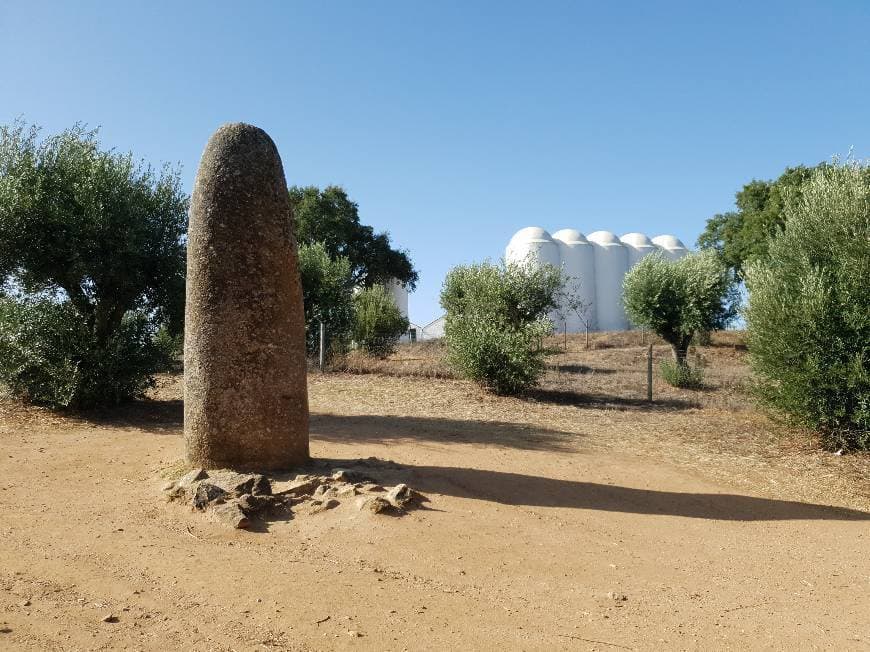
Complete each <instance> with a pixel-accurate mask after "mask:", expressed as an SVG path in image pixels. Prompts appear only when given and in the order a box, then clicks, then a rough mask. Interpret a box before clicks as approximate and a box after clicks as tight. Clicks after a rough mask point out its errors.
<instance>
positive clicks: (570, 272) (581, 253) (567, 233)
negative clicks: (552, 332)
mask: <svg viewBox="0 0 870 652" xmlns="http://www.w3.org/2000/svg"><path fill="white" fill-rule="evenodd" d="M553 240H554V241H555V243H556V246H557V247H558V248H559V258H560V259H561V260H562V271H563V273H564V274H565V276H566V277H567V282H568V287H567V288H566V290H567V291H568V293H570V294H572V295H574V298H575V299H577V300H578V301H579V302H580V303H581V304H582V305H583V306H584V307H585V310H583V309H582V308H579V307H578V308H579V310H580V312H578V311H577V309H574V310H572V309H568V308H567V307H566V306H562V307H561V308H562V313H563V314H564V315H565V318H566V324H564V325H563V328H564V327H565V326H567V329H568V332H569V333H580V332H582V331H584V330H585V329H586V328H587V327H588V328H589V330H595V251H594V249H593V247H592V245H591V244H589V241H588V240H587V239H586V237H585V236H584V235H583V234H582V233H580V232H579V231H577V230H575V229H562V230H561V231H556V233H554V234H553Z"/></svg>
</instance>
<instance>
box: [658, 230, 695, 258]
mask: <svg viewBox="0 0 870 652" xmlns="http://www.w3.org/2000/svg"><path fill="white" fill-rule="evenodd" d="M652 242H653V244H654V245H656V246H657V247H658V248H659V250H660V251H661V252H662V254H663V255H664V256H665V258H670V259H671V260H679V259H680V258H682V257H683V256H685V255H686V254H687V253H689V250H688V249H686V245H684V244H683V243H682V242H680V239H679V238H677V237H675V236H672V235H657V236H656V237H654V238H653V239H652Z"/></svg>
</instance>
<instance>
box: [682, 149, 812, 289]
mask: <svg viewBox="0 0 870 652" xmlns="http://www.w3.org/2000/svg"><path fill="white" fill-rule="evenodd" d="M821 165H822V166H823V165H825V164H824V163H823V164H821ZM813 169H814V168H808V167H804V166H798V167H793V168H787V169H786V170H785V172H783V173H782V174H781V175H780V177H779V178H778V179H776V180H775V181H759V180H753V181H750V182H749V183H747V184H746V185H744V186H743V188H742V189H741V190H739V191H738V192H737V194H736V201H735V203H736V206H737V210H736V211H731V212H728V213H722V214H717V215H714V216H713V217H711V218H710V219H709V220H707V226H706V228H705V229H704V232H703V233H702V234H701V235H700V236H699V237H698V247H700V248H701V249H713V250H714V251H716V253H717V254H718V255H719V258H720V259H721V260H722V262H723V263H725V265H727V266H728V268H729V269H730V270H731V271H732V273H733V274H734V275H735V277H736V278H737V279H738V280H743V278H744V275H745V272H746V267H747V265H748V264H749V263H750V262H751V261H752V260H754V259H758V258H762V257H764V256H765V255H766V253H767V244H768V240H769V239H770V237H771V236H773V235H774V234H775V233H777V232H779V231H781V230H782V228H783V224H784V223H785V215H784V213H783V206H784V203H785V199H784V198H785V195H786V194H788V193H790V192H799V191H800V187H801V184H803V182H804V181H806V180H807V179H808V178H809V177H810V175H811V174H812V171H813Z"/></svg>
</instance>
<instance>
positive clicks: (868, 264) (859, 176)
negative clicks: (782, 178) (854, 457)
mask: <svg viewBox="0 0 870 652" xmlns="http://www.w3.org/2000/svg"><path fill="white" fill-rule="evenodd" d="M868 170H870V167H868V166H867V165H866V164H859V163H855V162H848V163H845V164H840V163H837V162H835V163H834V164H833V165H828V166H825V167H821V168H819V169H817V170H816V171H814V172H813V174H812V176H811V177H810V179H809V180H808V181H807V182H806V183H805V184H804V186H803V187H802V188H801V190H800V192H799V193H793V194H791V195H788V196H787V197H786V203H785V208H784V211H783V212H784V215H785V218H786V219H785V229H784V230H783V231H782V232H781V233H778V234H776V235H775V236H774V237H773V238H772V240H771V241H770V245H769V250H768V255H767V257H766V258H765V259H761V260H758V261H757V262H756V263H754V264H753V265H751V266H750V267H749V269H748V272H747V277H746V283H747V287H748V289H749V297H750V298H749V305H748V307H747V309H746V313H745V314H746V320H747V325H748V329H749V349H750V362H751V364H752V368H753V370H754V372H755V373H756V377H757V379H758V391H759V393H760V396H761V398H762V399H763V400H764V401H765V402H766V403H767V404H769V405H771V406H772V407H774V408H775V409H777V410H780V411H781V412H782V413H784V414H785V415H787V416H789V417H791V418H792V419H793V420H794V421H795V422H797V423H799V424H802V425H805V426H808V427H811V428H814V429H817V430H819V431H821V432H822V434H823V438H824V441H825V442H826V444H827V445H829V446H832V447H844V448H853V449H865V450H866V449H870V280H868V279H870V175H868Z"/></svg>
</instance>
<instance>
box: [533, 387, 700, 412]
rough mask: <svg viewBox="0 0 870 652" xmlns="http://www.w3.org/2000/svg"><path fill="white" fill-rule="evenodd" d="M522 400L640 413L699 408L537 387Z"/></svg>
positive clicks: (659, 400)
mask: <svg viewBox="0 0 870 652" xmlns="http://www.w3.org/2000/svg"><path fill="white" fill-rule="evenodd" d="M524 398H527V399H531V400H533V401H537V402H538V403H551V404H553V405H573V406H577V407H589V408H602V409H611V410H637V411H641V412H663V411H671V410H691V409H694V408H697V407H700V404H699V403H697V402H694V401H686V400H684V399H679V398H657V399H655V400H654V401H653V402H652V403H650V402H649V401H647V400H646V399H642V398H632V397H628V396H615V395H613V394H588V393H586V392H577V391H574V390H570V389H552V388H548V387H538V388H535V389H530V390H529V391H528V392H526V394H525V396H524Z"/></svg>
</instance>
